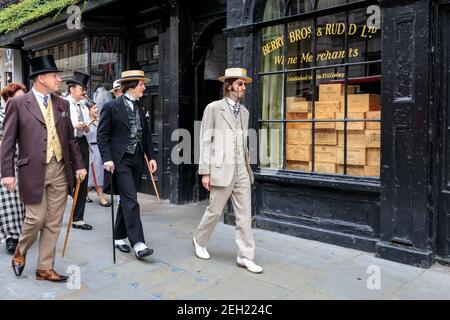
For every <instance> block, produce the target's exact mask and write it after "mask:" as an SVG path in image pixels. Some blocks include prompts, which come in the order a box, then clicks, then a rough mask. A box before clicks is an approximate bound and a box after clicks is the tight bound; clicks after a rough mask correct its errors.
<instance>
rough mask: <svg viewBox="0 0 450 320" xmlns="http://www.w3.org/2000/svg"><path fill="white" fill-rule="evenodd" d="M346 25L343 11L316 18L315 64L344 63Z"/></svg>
mask: <svg viewBox="0 0 450 320" xmlns="http://www.w3.org/2000/svg"><path fill="white" fill-rule="evenodd" d="M347 28H348V27H347V26H346V24H345V13H336V14H333V15H328V16H322V17H319V18H317V30H316V35H317V56H316V57H315V59H316V65H318V66H326V65H331V64H339V63H344V62H345V58H346V55H347V54H346V52H345V47H344V43H345V32H346V29H347Z"/></svg>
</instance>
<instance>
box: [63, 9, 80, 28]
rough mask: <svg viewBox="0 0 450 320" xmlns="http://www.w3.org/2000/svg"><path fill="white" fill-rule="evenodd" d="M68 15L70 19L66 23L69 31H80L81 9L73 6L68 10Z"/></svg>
mask: <svg viewBox="0 0 450 320" xmlns="http://www.w3.org/2000/svg"><path fill="white" fill-rule="evenodd" d="M67 14H68V15H69V17H68V18H67V21H66V26H67V29H69V30H74V29H76V30H79V29H81V9H80V7H79V6H76V5H71V6H69V7H68V8H67Z"/></svg>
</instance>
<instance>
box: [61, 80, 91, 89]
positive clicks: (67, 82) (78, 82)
mask: <svg viewBox="0 0 450 320" xmlns="http://www.w3.org/2000/svg"><path fill="white" fill-rule="evenodd" d="M71 83H75V84H78V85H80V86H82V87H83V88H84V89H86V88H87V86H85V85H84V83H81V82H80V81H77V80H74V79H69V80H66V84H71Z"/></svg>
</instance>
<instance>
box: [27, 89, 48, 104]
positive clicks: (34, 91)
mask: <svg viewBox="0 0 450 320" xmlns="http://www.w3.org/2000/svg"><path fill="white" fill-rule="evenodd" d="M31 91H33V94H34V96H35V97H36V98H37V99H38V100H39V102H44V97H49V98H50V95H49V94H47V95H46V94H42V93H40V92H38V91H37V90H36V89H35V88H34V87H33V88H32V89H31Z"/></svg>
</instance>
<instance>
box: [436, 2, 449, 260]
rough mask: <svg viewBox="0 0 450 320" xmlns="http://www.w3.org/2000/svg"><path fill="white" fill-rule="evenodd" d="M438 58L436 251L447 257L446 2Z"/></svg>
mask: <svg viewBox="0 0 450 320" xmlns="http://www.w3.org/2000/svg"><path fill="white" fill-rule="evenodd" d="M438 30H439V31H438V38H437V40H438V44H439V46H438V47H439V52H438V54H437V57H438V59H439V61H438V63H437V65H438V67H437V68H436V70H438V71H437V79H438V84H439V88H440V89H439V91H440V92H439V94H438V95H437V97H438V98H439V99H436V100H437V103H438V104H439V108H438V110H439V111H438V115H437V117H436V118H437V128H438V129H437V131H438V159H437V160H438V163H439V170H438V171H437V172H438V179H437V186H438V190H437V191H438V196H437V202H438V203H437V209H438V210H437V239H436V240H437V252H438V255H439V256H441V257H442V258H444V259H450V62H449V59H450V6H447V7H446V8H443V9H442V10H441V14H440V21H439V29H438Z"/></svg>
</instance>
